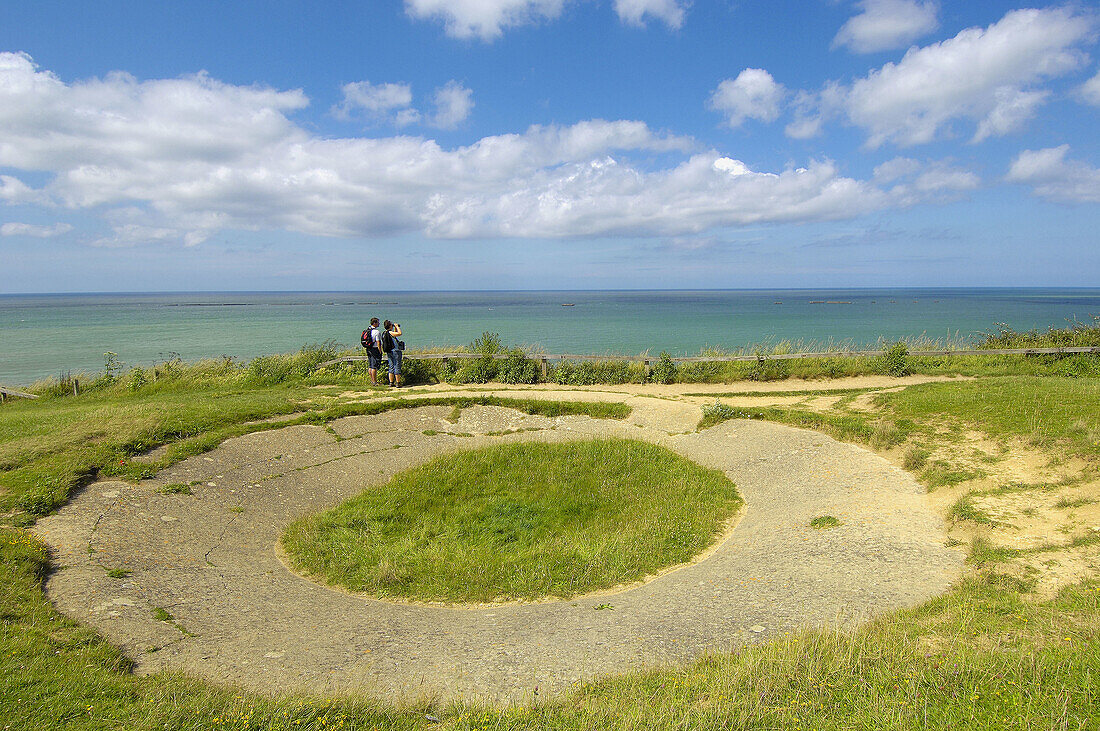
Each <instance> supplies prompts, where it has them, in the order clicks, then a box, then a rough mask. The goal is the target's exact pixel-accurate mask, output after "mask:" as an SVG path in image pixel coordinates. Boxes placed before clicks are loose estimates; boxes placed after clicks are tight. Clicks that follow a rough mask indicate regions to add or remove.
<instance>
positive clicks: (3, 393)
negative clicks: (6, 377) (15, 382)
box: [0, 386, 38, 401]
mask: <svg viewBox="0 0 1100 731" xmlns="http://www.w3.org/2000/svg"><path fill="white" fill-rule="evenodd" d="M8 396H16V397H18V398H38V397H37V396H35V395H34V394H33V393H23V392H22V391H16V390H15V389H14V388H4V387H3V386H0V401H3V400H4V399H6V398H7V397H8Z"/></svg>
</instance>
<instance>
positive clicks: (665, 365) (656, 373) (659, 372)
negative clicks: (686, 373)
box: [649, 351, 676, 383]
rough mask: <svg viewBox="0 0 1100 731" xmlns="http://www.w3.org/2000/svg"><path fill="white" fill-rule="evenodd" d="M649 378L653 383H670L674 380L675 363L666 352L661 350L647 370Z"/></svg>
mask: <svg viewBox="0 0 1100 731" xmlns="http://www.w3.org/2000/svg"><path fill="white" fill-rule="evenodd" d="M649 380H651V381H652V382H653V383H672V382H674V381H675V380H676V364H675V363H673V362H672V356H670V355H669V354H668V353H667V352H664V351H662V352H661V357H660V358H659V359H658V360H657V362H656V363H655V364H654V366H653V370H651V371H650V372H649Z"/></svg>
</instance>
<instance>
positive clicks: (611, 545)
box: [282, 439, 741, 602]
mask: <svg viewBox="0 0 1100 731" xmlns="http://www.w3.org/2000/svg"><path fill="white" fill-rule="evenodd" d="M740 504H741V500H740V497H739V496H738V494H737V491H736V489H735V488H734V486H733V483H731V482H730V481H729V480H728V479H727V478H726V477H725V476H724V475H723V474H722V473H721V472H719V471H717V470H707V469H704V468H702V467H699V466H698V465H696V464H694V463H692V462H689V461H687V460H685V459H684V458H682V457H679V456H678V455H676V454H674V453H673V452H671V451H669V450H667V449H664V448H662V447H657V446H654V445H651V444H646V443H643V442H637V441H629V440H622V439H610V440H596V441H584V442H569V443H565V444H512V445H504V446H498V447H492V448H487V449H481V450H475V451H468V452H459V453H456V454H451V455H446V456H444V457H440V458H437V459H435V460H432V461H431V462H428V463H426V464H424V465H421V466H419V467H415V468H413V469H410V470H407V471H405V472H403V473H401V474H398V475H396V476H395V477H394V478H393V479H392V480H391V481H390V482H389V483H388V484H387V485H385V486H383V487H381V488H372V489H371V490H369V491H367V492H364V493H363V494H361V495H359V496H358V497H355V498H353V499H351V500H349V501H347V502H345V503H343V504H341V505H339V506H337V507H335V508H333V509H331V510H328V511H326V512H324V513H321V514H319V515H316V516H312V517H308V518H304V519H301V520H298V521H296V522H294V523H292V524H291V525H290V526H289V527H288V528H287V531H286V533H285V534H284V536H283V539H282V542H283V546H284V548H285V549H286V551H287V553H288V555H289V556H290V557H291V560H292V561H293V563H294V565H295V566H296V567H298V568H299V569H301V570H303V571H305V572H307V573H310V574H314V575H317V576H321V577H324V579H325V580H326V581H328V582H329V583H332V584H337V585H340V586H344V587H346V588H348V589H352V590H354V591H367V592H370V593H373V594H376V595H380V596H400V597H408V598H413V599H421V600H431V601H448V602H486V601H501V600H512V599H539V598H542V597H547V596H553V597H562V598H567V597H572V596H575V595H578V594H584V593H586V592H590V591H594V590H597V589H606V588H609V587H611V586H615V585H617V584H622V583H627V582H631V581H636V580H638V579H641V578H643V577H645V576H646V575H649V574H653V573H656V572H657V571H659V570H660V569H662V568H664V567H666V566H670V565H674V564H678V563H683V562H686V561H688V560H690V559H691V558H692V557H693V556H695V555H696V554H698V553H699V552H701V551H702V550H703V549H704V548H706V547H707V546H708V545H709V544H710V543H711V542H712V541H713V540H714V538H715V537H716V536H717V534H718V533H720V532H721V530H722V526H723V524H724V521H725V520H726V519H727V518H728V517H729V516H730V515H731V514H732V513H733V512H734V511H735V510H736V509H737V507H738V506H739V505H740Z"/></svg>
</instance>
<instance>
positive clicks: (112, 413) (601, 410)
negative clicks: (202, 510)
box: [0, 380, 630, 516]
mask: <svg viewBox="0 0 1100 731" xmlns="http://www.w3.org/2000/svg"><path fill="white" fill-rule="evenodd" d="M475 404H482V405H491V406H502V407H506V408H514V409H517V410H519V411H523V412H525V413H529V414H537V415H542V416H550V417H555V416H563V415H569V414H584V415H588V416H592V417H593V418H612V419H622V418H625V417H626V416H628V415H629V414H630V407H629V406H626V405H624V404H616V403H604V402H594V401H588V402H580V401H577V402H562V401H544V400H539V399H523V398H499V397H491V396H476V397H465V398H455V397H450V398H430V397H428V398H401V399H393V400H379V401H373V402H372V401H368V402H366V403H339V402H337V401H335V400H332V399H327V400H321V401H316V402H311V401H305V400H304V399H303V398H302V394H301V390H300V389H296V388H291V387H290V386H288V385H286V384H279V385H275V386H258V387H255V388H241V387H239V386H237V385H234V384H232V383H225V382H222V381H218V380H213V381H211V382H205V381H203V382H196V383H192V382H184V383H175V382H172V383H165V384H162V385H161V386H160V387H156V388H152V387H150V388H146V389H143V390H140V391H137V392H133V391H130V390H128V389H125V388H121V387H118V386H117V385H116V387H111V388H103V389H101V390H93V391H88V392H86V393H84V394H82V395H81V396H78V397H73V396H69V397H64V398H63V397H50V396H46V397H43V398H42V399H40V400H38V401H20V402H18V403H14V402H7V403H5V405H4V407H3V408H0V512H9V511H18V512H20V513H22V514H26V515H29V516H38V515H47V514H49V513H50V512H52V511H54V510H56V509H57V508H58V507H59V506H61V505H62V504H64V502H65V501H66V500H67V499H68V496H69V495H70V494H71V493H72V491H73V490H75V489H77V488H79V487H82V486H84V485H87V484H89V483H90V482H92V481H93V480H94V479H96V478H97V477H105V476H115V477H119V478H121V479H142V478H147V477H152V476H153V475H155V474H156V473H157V471H159V470H161V469H163V468H164V467H167V466H169V465H171V464H174V463H175V462H178V461H180V460H181V459H185V458H187V457H190V456H194V455H196V454H201V453H203V452H206V451H209V450H211V449H213V448H214V447H216V446H217V445H218V444H220V443H221V442H223V441H224V440H225V439H228V438H230V437H235V436H241V435H243V434H248V433H251V432H255V431H263V430H268V429H279V428H283V427H286V426H293V425H296V424H324V423H327V422H328V421H331V420H332V419H337V418H340V417H344V416H356V415H361V414H379V413H382V412H384V411H388V410H392V409H405V408H416V407H419V406H425V405H447V406H453V407H454V408H455V409H456V410H459V409H461V408H462V407H465V406H473V405H475ZM287 414H300V415H299V416H297V417H295V418H291V419H290V420H287V421H281V422H278V423H270V422H264V421H262V420H263V419H267V418H269V417H272V416H279V415H287ZM162 444H168V445H169V449H168V452H167V454H166V455H165V456H164V457H162V458H160V459H159V460H156V461H150V462H147V461H135V460H134V459H133V457H134V456H135V455H137V454H141V453H143V452H146V451H148V450H150V449H152V448H153V447H156V446H160V445H162ZM165 489H167V488H165ZM177 489H178V488H177Z"/></svg>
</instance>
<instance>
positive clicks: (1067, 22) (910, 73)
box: [846, 8, 1092, 147]
mask: <svg viewBox="0 0 1100 731" xmlns="http://www.w3.org/2000/svg"><path fill="white" fill-rule="evenodd" d="M1091 28H1092V21H1091V19H1090V18H1087V17H1085V16H1082V15H1075V14H1073V13H1072V12H1071V11H1069V10H1066V9H1063V8H1056V9H1051V10H1014V11H1012V12H1009V13H1007V14H1006V15H1005V16H1004V17H1003V18H1002V19H1001V20H999V21H998V22H996V23H994V24H993V25H991V26H989V27H988V28H985V29H981V28H970V29H968V30H964V31H962V32H960V33H959V34H958V35H956V36H955V37H954V38H951V39H949V40H946V41H943V42H941V43H934V44H932V45H930V46H925V47H924V48H913V49H910V50H909V51H908V52H907V53H906V54H905V57H904V58H902V60H901V61H899V62H898V63H896V64H895V63H888V64H886V65H885V66H883V67H882V68H881V69H878V70H877V71H873V72H872V73H871V74H870V75H868V76H867V77H865V78H863V79H860V80H858V81H856V82H855V83H854V84H852V86H851V87H850V89H849V90H848V94H847V98H846V108H847V113H848V117H849V119H850V120H851V121H852V122H853V123H854V124H856V125H857V126H860V127H863V128H864V129H866V130H867V132H868V134H869V138H868V144H869V145H870V146H871V147H877V146H878V145H881V144H882V143H884V142H887V141H893V142H895V143H897V144H900V145H915V144H921V143H925V142H930V141H931V140H933V139H935V137H936V136H937V135H938V134H940V133H941V132H942V131H943V130H944V128H945V127H947V126H948V125H949V124H950V123H951V122H952V121H953V120H956V119H970V120H974V121H976V122H977V123H978V131H977V133H976V135H975V139H976V140H979V139H982V138H984V137H985V136H988V135H990V134H1002V133H1003V132H1004V131H1007V130H1010V129H1015V128H1017V127H1019V125H1020V124H1021V123H1022V122H1023V121H1024V120H1026V119H1027V118H1028V117H1029V116H1030V115H1031V114H1032V113H1033V111H1034V109H1035V107H1036V106H1037V105H1038V104H1039V103H1040V102H1041V101H1042V98H1043V97H1042V96H1036V95H1035V94H1036V93H1038V92H1027V91H1025V90H1024V88H1023V87H1025V86H1027V85H1029V84H1032V83H1035V82H1037V81H1040V80H1042V79H1045V78H1052V77H1056V76H1060V75H1062V74H1065V73H1066V72H1068V71H1071V70H1073V69H1075V68H1077V67H1078V66H1079V65H1080V64H1081V62H1082V60H1083V58H1084V54H1083V53H1082V52H1081V51H1080V50H1079V49H1077V48H1076V47H1075V46H1076V45H1078V44H1080V43H1081V42H1082V41H1084V40H1085V39H1086V38H1087V37H1088V36H1089V34H1090V32H1091Z"/></svg>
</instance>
